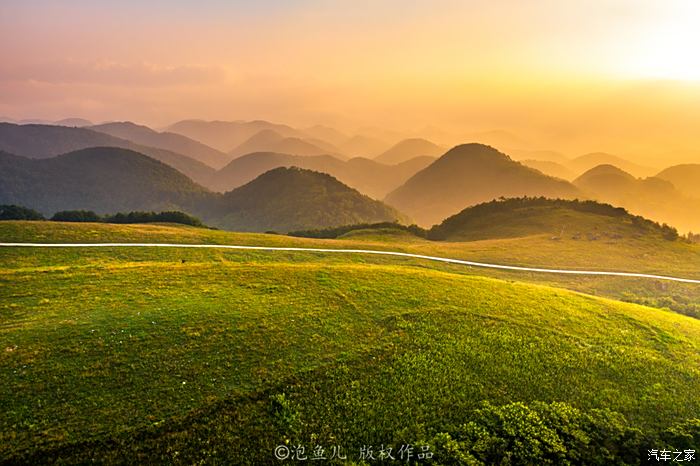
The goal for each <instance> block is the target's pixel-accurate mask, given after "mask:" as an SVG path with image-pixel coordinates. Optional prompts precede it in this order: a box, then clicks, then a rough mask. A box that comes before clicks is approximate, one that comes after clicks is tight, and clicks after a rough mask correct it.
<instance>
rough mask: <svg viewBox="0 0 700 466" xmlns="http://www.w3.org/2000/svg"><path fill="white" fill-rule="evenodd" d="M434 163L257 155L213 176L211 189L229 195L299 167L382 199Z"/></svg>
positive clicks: (426, 160) (428, 160)
mask: <svg viewBox="0 0 700 466" xmlns="http://www.w3.org/2000/svg"><path fill="white" fill-rule="evenodd" d="M433 160H434V159H433V158H432V157H416V158H414V159H411V160H408V161H406V162H404V163H401V164H398V165H394V166H390V165H384V164H381V163H378V162H376V161H374V160H369V159H365V158H360V157H356V158H354V159H350V160H347V161H345V160H340V159H337V158H335V157H332V156H330V155H318V156H298V155H289V154H279V153H274V152H256V153H252V154H247V155H244V156H242V157H239V158H237V159H234V160H233V161H231V163H229V164H228V165H227V166H225V167H224V168H222V169H221V170H219V171H218V172H217V173H216V174H215V175H214V177H213V178H212V181H211V182H210V184H209V186H211V187H212V188H213V189H215V190H217V191H227V190H229V189H233V188H236V187H238V186H240V185H242V184H245V183H247V182H249V181H251V180H253V179H254V178H256V177H258V176H260V175H261V174H263V173H264V172H266V171H268V170H271V169H273V168H277V167H292V166H296V167H299V168H307V169H310V170H315V171H318V172H322V173H328V174H330V175H332V176H334V177H336V178H337V179H338V180H340V181H342V182H343V183H345V184H347V185H349V186H352V187H353V188H356V189H358V190H359V191H360V192H362V193H364V194H367V195H369V196H372V197H374V198H376V199H380V198H382V197H384V196H386V194H387V193H389V192H390V191H391V190H393V189H395V188H397V187H398V186H400V185H401V184H403V183H404V182H405V181H406V180H407V179H408V178H409V177H410V176H412V175H413V174H414V173H416V172H417V171H418V170H421V169H423V168H425V167H426V166H428V165H429V164H430V163H431V162H433Z"/></svg>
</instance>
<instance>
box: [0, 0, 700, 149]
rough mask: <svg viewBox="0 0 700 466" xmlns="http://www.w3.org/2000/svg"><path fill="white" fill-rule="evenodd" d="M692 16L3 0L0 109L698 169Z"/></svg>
mask: <svg viewBox="0 0 700 466" xmlns="http://www.w3.org/2000/svg"><path fill="white" fill-rule="evenodd" d="M143 3H148V5H143ZM698 24H700V2H694V1H679V0H676V1H674V0H658V1H657V0H589V1H568V0H517V1H516V0H511V1H497V0H473V1H469V0H462V1H449V0H430V1H426V0H418V1H413V2H405V1H394V0H385V1H382V0H376V1H367V0H365V1H363V0H353V1H344V0H328V1H320V0H318V1H311V0H300V1H293V0H257V1H255V2H244V1H236V0H198V1H193V0H168V1H166V0H155V1H149V2H139V1H136V0H122V1H120V2H110V1H107V0H90V1H88V0H63V1H58V0H53V1H52V0H3V1H2V2H0V44H2V45H0V50H2V60H1V61H0V115H2V116H7V117H12V118H46V119H59V118H64V117H69V116H70V117H72V116H76V117H84V118H88V119H90V120H93V121H104V120H133V121H136V122H141V123H145V124H149V125H153V126H156V127H158V126H163V125H166V124H169V123H171V122H173V121H176V120H179V119H184V118H203V119H223V120H235V119H258V118H259V119H267V120H272V121H277V122H283V123H288V124H291V125H298V126H304V125H312V124H317V123H322V124H329V125H335V126H337V127H339V128H340V129H343V130H346V131H353V130H355V129H357V128H358V127H362V126H381V127H386V128H394V129H400V130H403V131H409V132H415V133H419V132H420V131H421V129H422V128H425V127H427V126H430V127H438V128H441V129H443V130H445V131H447V132H449V133H451V134H454V135H456V136H457V139H459V135H461V134H469V133H471V132H474V131H485V130H494V129H499V130H506V131H510V132H512V133H514V134H516V135H517V136H518V137H520V138H522V139H523V140H524V141H527V143H528V146H529V148H540V149H556V150H560V151H564V152H566V153H567V154H570V155H577V154H578V153H583V152H590V151H609V152H616V153H619V154H621V155H627V156H636V157H638V158H639V159H640V160H645V159H646V160H649V159H652V158H655V159H659V158H661V157H664V158H668V160H674V161H676V160H691V159H695V160H696V161H698V162H700V141H698V139H699V138H698V135H699V134H700V51H699V49H700V27H698ZM438 142H449V143H451V142H453V141H438Z"/></svg>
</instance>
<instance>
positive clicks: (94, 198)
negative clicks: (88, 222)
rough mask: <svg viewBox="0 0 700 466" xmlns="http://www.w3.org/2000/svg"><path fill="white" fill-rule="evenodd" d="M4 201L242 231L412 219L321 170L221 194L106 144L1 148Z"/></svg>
mask: <svg viewBox="0 0 700 466" xmlns="http://www.w3.org/2000/svg"><path fill="white" fill-rule="evenodd" d="M0 204H17V205H23V206H28V207H31V208H33V209H36V210H39V211H40V212H42V213H44V214H45V215H51V214H52V213H54V212H56V211H60V210H93V211H95V212H97V213H99V214H105V213H114V212H117V211H131V210H182V211H184V212H187V213H190V214H193V215H196V216H198V217H200V218H202V219H203V220H205V221H206V222H207V223H208V224H210V225H213V226H218V227H222V228H229V229H234V230H240V231H267V230H273V231H280V232H286V231H289V230H292V229H313V228H325V227H332V226H339V225H342V224H345V222H354V223H364V222H383V221H399V220H401V221H406V220H407V218H406V217H405V216H403V215H401V214H400V213H398V212H397V211H396V210H395V209H393V208H391V207H389V206H386V205H384V204H382V203H381V202H379V201H375V200H373V199H371V198H369V197H367V196H365V195H363V194H361V193H359V192H358V191H356V190H354V189H352V188H350V187H348V186H346V185H344V184H342V183H341V182H339V181H338V180H336V179H335V178H333V177H331V176H329V175H326V174H322V173H318V172H313V171H309V170H302V169H298V168H291V169H287V168H277V169H274V170H272V171H269V172H267V173H265V174H263V175H261V176H259V177H257V178H256V179H254V180H253V181H251V182H249V183H247V184H246V185H244V186H242V187H240V188H238V189H237V190H233V191H229V192H227V193H225V194H219V193H213V192H211V191H209V190H207V189H205V188H203V187H202V186H200V185H198V184H196V183H195V182H193V181H192V180H190V179H189V178H187V177H186V176H185V175H183V174H182V173H180V172H178V171H177V170H175V169H174V168H172V167H170V166H168V165H166V164H164V163H162V162H159V161H157V160H154V159H152V158H150V157H148V156H145V155H143V154H139V153H137V152H134V151H131V150H126V149H121V148H104V147H98V148H90V149H82V150H79V151H75V152H70V153H67V154H63V155H60V156H57V157H52V158H45V159H29V158H25V157H20V156H16V155H11V154H7V153H0Z"/></svg>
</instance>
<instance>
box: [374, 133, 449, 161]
mask: <svg viewBox="0 0 700 466" xmlns="http://www.w3.org/2000/svg"><path fill="white" fill-rule="evenodd" d="M444 152H445V149H443V148H442V147H440V146H438V145H437V144H433V143H432V142H430V141H428V140H426V139H420V138H412V139H404V140H403V141H401V142H399V143H397V144H396V145H394V146H393V147H391V148H390V149H388V150H386V151H385V152H382V153H381V154H379V155H378V156H376V157H375V158H374V160H375V161H376V162H380V163H384V164H387V165H396V164H399V163H402V162H405V161H407V160H411V159H413V158H416V157H420V156H428V157H437V156H439V155H441V154H442V153H444Z"/></svg>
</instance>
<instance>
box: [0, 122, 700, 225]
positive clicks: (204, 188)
mask: <svg viewBox="0 0 700 466" xmlns="http://www.w3.org/2000/svg"><path fill="white" fill-rule="evenodd" d="M74 122H75V123H81V122H79V121H74ZM88 123H89V122H88ZM170 128H171V130H172V132H171V131H165V132H158V131H155V130H153V129H151V128H148V127H146V126H143V125H137V124H135V123H132V122H113V123H104V124H100V125H93V126H90V127H82V128H79V127H68V126H58V125H36V124H29V125H17V124H12V123H0V150H2V151H4V152H6V153H7V154H5V155H4V156H3V157H5V163H6V164H9V165H8V166H14V172H13V173H15V174H18V173H19V174H22V173H24V174H25V175H26V174H27V173H30V174H31V176H28V178H26V179H24V178H22V177H21V176H20V175H17V176H20V178H18V180H20V182H19V184H17V183H18V182H16V181H12V180H10V179H9V178H8V177H7V176H5V177H4V178H3V182H4V183H6V189H5V191H4V192H5V197H6V198H7V199H12V202H17V203H20V204H26V203H30V204H33V203H36V204H37V206H36V208H39V209H41V210H44V211H48V210H51V209H53V208H55V207H56V208H58V207H59V206H58V205H57V204H60V203H61V202H63V201H65V200H66V199H69V198H71V197H70V195H69V196H68V198H65V197H61V196H60V195H58V196H56V197H55V199H56V202H55V203H53V204H52V203H50V202H49V200H48V197H50V196H53V194H46V192H47V191H46V189H45V188H46V187H47V186H51V183H49V182H48V181H47V180H46V179H44V178H42V177H41V176H39V175H38V174H37V173H39V174H41V173H44V174H45V173H48V172H50V171H51V170H54V169H55V170H56V173H57V174H58V175H57V177H58V179H57V180H56V183H55V186H63V188H61V189H64V188H65V189H68V190H69V191H70V192H74V194H75V193H76V191H75V190H73V191H71V188H70V186H71V185H72V184H73V183H77V184H79V185H80V184H82V185H84V187H85V189H84V191H78V192H77V194H76V196H77V198H78V199H82V197H81V196H83V197H84V198H85V199H86V200H87V198H88V197H89V195H88V193H89V192H90V191H91V190H97V191H99V186H98V185H95V184H94V182H95V180H101V178H100V177H99V176H97V173H96V170H101V169H104V170H106V171H109V172H113V171H114V170H116V168H115V167H121V168H119V169H120V170H122V169H124V167H129V169H130V170H143V171H144V172H146V173H151V175H145V178H138V177H135V176H132V175H133V174H132V173H124V174H114V173H113V176H115V178H114V179H116V180H122V181H123V183H124V187H123V188H122V189H125V190H128V189H133V190H135V192H136V193H140V195H141V197H137V199H140V200H139V201H138V202H136V201H134V202H131V203H129V202H126V200H124V199H123V198H122V196H121V193H118V192H115V194H114V196H113V197H114V202H115V203H117V204H119V205H121V206H123V207H122V208H123V209H131V208H133V209H137V210H138V209H156V207H157V208H161V207H160V206H170V207H171V208H172V207H173V206H180V207H181V208H182V209H183V210H186V211H188V212H190V213H193V214H197V215H200V216H202V217H203V218H204V219H206V220H210V221H211V222H212V224H213V225H223V224H222V223H221V218H223V217H225V216H227V215H228V214H227V213H226V212H225V209H224V210H222V209H221V208H220V207H217V209H218V210H217V211H216V212H217V213H216V214H212V213H211V212H210V211H209V210H208V208H209V207H211V206H213V205H215V204H216V203H213V202H209V201H206V202H204V204H206V205H207V206H208V207H207V208H204V207H202V205H198V206H193V205H191V204H187V203H185V202H183V201H182V200H181V199H180V198H179V197H178V196H174V195H172V196H171V195H170V194H168V195H165V194H164V193H163V192H162V191H157V190H156V192H154V193H151V194H148V193H149V192H150V191H148V190H147V189H142V188H141V187H140V186H141V185H140V183H141V184H142V183H147V181H146V180H147V179H148V176H154V177H155V179H157V180H160V181H158V182H155V181H154V186H163V185H169V184H183V186H185V187H187V186H190V187H191V185H192V184H194V185H195V186H197V190H199V191H201V192H205V193H206V194H205V195H203V196H204V198H207V199H214V198H215V197H216V196H219V194H217V193H216V192H228V191H231V190H234V189H236V188H239V187H242V186H243V185H245V184H247V183H250V182H252V181H254V180H256V179H257V178H259V177H261V176H262V175H264V174H265V173H267V172H269V171H271V170H275V169H277V168H283V167H285V168H290V167H299V168H303V169H308V170H313V171H315V172H318V173H317V174H321V173H325V174H328V175H331V176H332V177H334V178H335V180H336V182H339V183H342V184H344V185H346V186H345V188H347V189H350V190H351V191H352V188H354V189H356V190H358V191H359V193H362V194H364V195H367V196H370V197H371V198H374V199H384V201H385V203H386V204H387V205H390V206H393V207H395V208H396V209H398V211H400V212H402V214H398V213H396V212H395V213H386V212H385V214H386V215H384V214H382V215H383V216H382V218H389V217H392V216H393V217H392V218H396V217H397V216H400V217H401V218H402V219H404V220H405V221H413V222H417V223H419V224H420V225H422V226H431V225H433V224H436V223H439V222H441V221H442V220H443V219H445V218H446V217H448V216H450V215H453V214H456V213H457V212H460V211H461V210H463V209H464V208H466V207H469V206H472V205H475V204H479V203H481V202H488V201H490V200H493V199H497V198H500V197H520V196H545V197H553V198H564V199H572V198H588V199H596V200H599V201H603V202H609V203H612V204H614V205H617V206H623V207H625V208H627V209H629V210H630V211H631V212H632V213H634V214H639V215H645V216H647V217H649V218H652V219H654V220H658V221H661V222H666V223H670V224H672V225H674V226H677V227H679V228H681V229H683V230H695V231H697V230H698V229H700V220H696V219H700V215H698V212H700V206H699V204H698V201H697V199H698V198H699V197H700V192H699V191H700V190H699V189H698V188H697V186H700V165H692V164H689V165H682V166H676V167H669V168H667V169H665V170H663V171H661V172H660V173H659V174H658V176H656V177H651V178H642V179H639V178H636V176H639V175H638V174H639V173H644V174H649V173H650V172H651V174H653V172H654V169H653V168H650V167H646V166H644V165H642V164H637V163H635V162H631V161H629V160H627V159H624V158H621V157H619V156H615V155H611V154H607V153H602V152H599V153H590V154H585V155H583V156H579V157H576V158H573V159H570V158H568V157H566V156H565V155H563V154H560V153H558V152H555V151H547V150H541V151H533V150H515V151H513V153H515V154H516V155H517V157H518V158H519V159H521V163H518V162H516V161H515V160H513V159H511V158H510V157H509V156H508V155H506V154H505V153H503V152H502V151H499V150H496V149H494V148H492V147H489V146H486V145H484V144H479V143H468V144H462V145H459V146H456V147H454V148H453V149H450V150H449V151H445V149H443V148H441V146H440V145H438V144H435V143H434V142H432V141H429V140H427V139H422V138H407V139H405V138H404V139H401V138H400V136H401V135H400V134H398V133H392V132H391V131H383V130H381V129H379V128H365V129H363V130H361V131H360V130H358V132H357V134H355V135H348V134H346V133H344V132H342V131H338V130H336V129H334V128H332V127H329V126H323V125H317V126H313V127H308V128H305V129H296V128H292V127H290V126H287V125H281V124H276V123H271V122H266V121H248V122H246V121H238V122H221V121H218V122H205V121H197V120H188V121H182V122H179V123H176V124H174V125H172V126H171V127H170ZM175 131H177V132H175ZM183 132H184V133H188V134H182V133H183ZM431 132H432V133H434V134H439V131H438V130H437V129H431ZM390 136H395V137H399V139H397V140H395V142H394V144H393V145H392V144H391V143H387V142H386V139H379V138H380V137H381V138H387V137H390ZM489 136H490V137H495V136H499V137H501V138H504V139H510V140H511V142H512V141H514V140H516V139H517V138H515V137H510V136H512V135H509V134H508V133H505V132H499V131H495V132H491V133H490V134H489ZM195 137H196V138H200V139H195ZM201 139H203V140H205V141H206V143H205V142H202V140H201ZM209 144H215V145H218V147H229V145H231V144H233V145H234V147H233V149H231V148H229V149H227V150H226V151H223V150H220V149H219V148H213V147H211V146H210V145H209ZM352 145H356V146H357V147H359V148H360V149H359V150H367V151H372V152H371V153H369V154H368V155H369V157H358V156H356V154H353V153H349V156H346V155H345V154H348V152H347V150H348V147H350V146H352ZM109 147H112V148H121V149H127V150H128V151H132V152H136V153H139V154H143V155H145V156H147V157H149V158H151V159H155V160H158V161H160V162H163V163H164V164H166V165H167V166H168V167H166V168H173V169H174V170H173V171H174V173H176V174H177V175H179V176H182V177H181V178H177V177H175V176H174V175H173V176H170V175H168V178H169V179H170V180H171V182H164V181H163V180H161V179H160V177H162V176H163V172H161V171H158V170H156V171H153V170H152V167H151V168H149V167H150V166H149V165H147V164H143V163H136V162H135V161H134V160H131V159H130V160H131V161H130V162H125V163H124V164H121V165H119V164H117V165H110V164H109V163H107V162H109V161H110V160H112V159H113V158H114V157H117V155H115V154H114V153H111V152H109V151H106V150H105V151H104V153H105V154H109V156H108V157H107V156H105V158H104V159H103V160H102V161H101V162H100V163H101V164H102V165H100V164H98V165H90V164H87V165H85V170H82V171H80V170H78V169H76V173H82V174H83V175H84V176H85V177H87V178H86V179H85V182H81V181H80V179H79V178H75V177H68V176H67V175H66V173H65V170H64V168H62V167H64V166H67V165H66V164H68V165H71V163H77V162H76V161H78V160H80V161H81V162H80V163H86V161H87V158H89V157H94V158H96V159H100V154H102V153H103V152H102V151H100V150H95V151H88V152H87V153H85V154H82V155H81V156H80V157H78V156H77V155H75V154H72V155H70V156H68V157H67V158H65V159H61V158H59V159H58V160H59V161H60V163H59V162H51V163H56V164H57V165H51V164H46V165H41V164H38V165H37V164H31V163H25V162H22V163H20V162H18V161H17V160H16V159H13V158H12V157H11V156H10V155H8V154H11V155H14V156H22V157H27V158H30V159H52V158H55V157H56V156H59V155H61V154H64V153H68V154H69V153H72V152H75V151H79V150H81V149H95V148H109ZM378 148H379V150H377V149H378ZM128 151H127V152H128ZM249 151H250V152H249ZM86 154H87V155H86ZM119 156H120V157H127V158H128V157H133V155H131V156H126V155H124V154H121V155H119ZM73 157H75V158H73ZM10 160H15V161H14V162H13V163H10V162H9V161H10ZM71 161H72V162H71ZM599 162H613V164H611V163H603V164H598V163H599ZM13 164H14V165H13ZM593 164H598V165H594V166H592V167H590V168H586V167H589V166H590V165H593ZM47 167H48V168H47ZM99 167H102V168H99ZM623 167H627V168H629V169H631V170H633V173H632V174H630V173H628V172H627V171H626V170H625V169H624V168H623ZM583 168H586V170H583V172H579V171H578V170H581V169H583ZM47 170H48V172H47ZM178 172H179V173H178ZM280 173H283V172H280ZM284 173H286V172H284ZM302 173H304V172H302ZM42 176H43V175H42ZM643 176H648V175H643ZM185 177H186V178H185ZM187 178H189V180H187V181H186V182H185V181H184V180H186V179H187ZM22 179H24V181H21V180H22ZM137 179H140V180H141V181H138V182H137V181H136V180H137ZM176 179H177V180H180V181H173V180H176ZM284 179H288V180H290V182H291V180H297V179H304V180H311V179H314V177H310V176H308V175H303V176H302V175H301V174H300V173H297V172H293V173H292V174H289V175H286V177H285V176H279V175H278V176H277V177H271V178H265V177H263V180H267V182H268V183H271V182H272V180H275V182H278V181H280V180H284ZM324 179H325V178H324ZM27 180H29V181H27ZM31 180H34V181H31ZM66 180H68V181H66ZM319 180H321V179H320V178H319V179H318V180H316V182H317V184H318V185H319V186H320V185H324V183H325V182H322V181H319ZM569 181H573V182H569ZM22 183H25V184H22ZM32 183H36V184H37V185H39V186H40V187H38V188H37V193H36V195H33V194H32V193H31V192H30V190H29V189H27V186H29V185H31V184H32ZM47 183H48V184H47ZM61 183H63V184H61ZM136 185H138V186H136ZM7 186H14V187H13V188H12V191H11V192H10V194H8V190H9V188H7ZM105 186H112V188H113V189H115V190H117V189H118V188H116V185H112V184H109V183H107V184H105ZM134 186H136V187H134ZM187 189H190V188H186V190H187ZM279 190H280V191H279V192H280V193H285V194H284V195H288V193H286V192H285V191H284V187H283V186H281V187H279ZM174 192H177V190H175V191H174ZM247 192H250V193H254V192H257V191H255V190H249V191H247ZM320 192H321V193H326V194H327V192H326V191H325V190H323V189H321V190H320ZM42 193H43V194H42ZM42 196H45V197H42ZM300 196H301V194H300ZM302 197H303V198H304V199H307V200H306V201H304V202H308V200H309V199H310V196H307V195H306V194H304V195H303V196H302ZM350 197H352V196H350ZM22 199H25V200H26V202H25V203H22V202H20V201H22ZM231 199H236V203H237V205H240V198H238V197H235V196H234V197H231ZM93 201H94V202H93V203H92V204H91V203H90V202H87V201H86V204H85V205H88V206H89V205H103V204H104V205H105V206H106V207H110V206H112V205H111V204H109V203H107V200H106V199H105V198H103V197H101V194H99V193H98V194H97V195H96V196H95V198H94V200H93ZM372 202H374V201H372ZM95 203H96V204H95ZM321 204H323V202H322V203H321ZM360 204H361V203H359V204H358V203H351V204H350V205H352V207H350V210H349V211H348V212H345V213H342V209H341V211H339V212H338V214H337V217H338V219H341V218H345V219H348V218H355V216H354V214H353V213H352V212H353V211H354V210H355V209H356V207H357V205H360ZM73 205H75V203H71V206H73ZM216 205H217V206H220V204H216ZM323 205H324V207H323V209H326V208H328V205H327V204H323ZM134 206H140V207H134ZM29 207H32V205H29ZM112 207H113V206H112ZM385 207H386V206H385ZM66 208H73V207H68V206H60V210H62V209H66ZM75 208H78V207H75ZM84 208H88V207H84ZM163 208H165V207H163ZM257 208H258V209H259V208H260V206H258V207H257ZM271 208H272V210H274V206H273V207H271ZM299 208H300V209H302V210H304V209H303V208H302V207H299ZM241 209H242V208H241ZM323 209H322V211H323ZM97 210H103V209H97ZM106 210H113V209H109V208H107V209H106ZM370 210H371V209H364V210H362V209H360V211H362V212H364V213H363V214H362V215H365V214H367V213H368V212H370ZM241 211H242V210H241ZM388 212H389V211H388ZM210 214H211V215H210ZM246 215H247V216H249V217H251V218H253V217H254V215H253V212H252V211H250V212H249V213H248V214H246ZM362 215H360V217H361V216H362ZM264 216H265V215H264V214H263V217H264ZM370 216H371V215H370ZM227 218H229V220H230V219H232V218H235V215H234V216H233V217H232V216H229V217H227ZM320 218H323V215H321V216H320V217H318V218H316V220H318V219H320ZM239 221H240V218H239V219H238V220H236V222H233V220H230V222H229V223H227V224H226V225H225V227H226V228H234V227H233V225H234V223H235V224H236V225H237V226H236V227H235V228H246V229H250V228H251V226H250V224H245V222H243V223H240V222H239ZM318 221H320V220H318ZM256 222H257V220H256ZM263 223H264V222H262V223H260V222H259V223H258V225H262V224H263ZM293 223H294V222H292V221H291V219H286V220H284V221H282V220H280V221H279V222H270V223H269V224H268V226H270V228H269V229H271V230H280V231H281V228H282V229H284V228H287V227H289V228H297V227H298V225H293ZM323 226H328V225H326V224H324V225H323ZM319 227H320V225H313V224H309V223H307V224H305V225H304V226H303V227H301V226H299V228H300V229H304V228H311V229H313V228H319ZM255 228H258V227H255Z"/></svg>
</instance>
